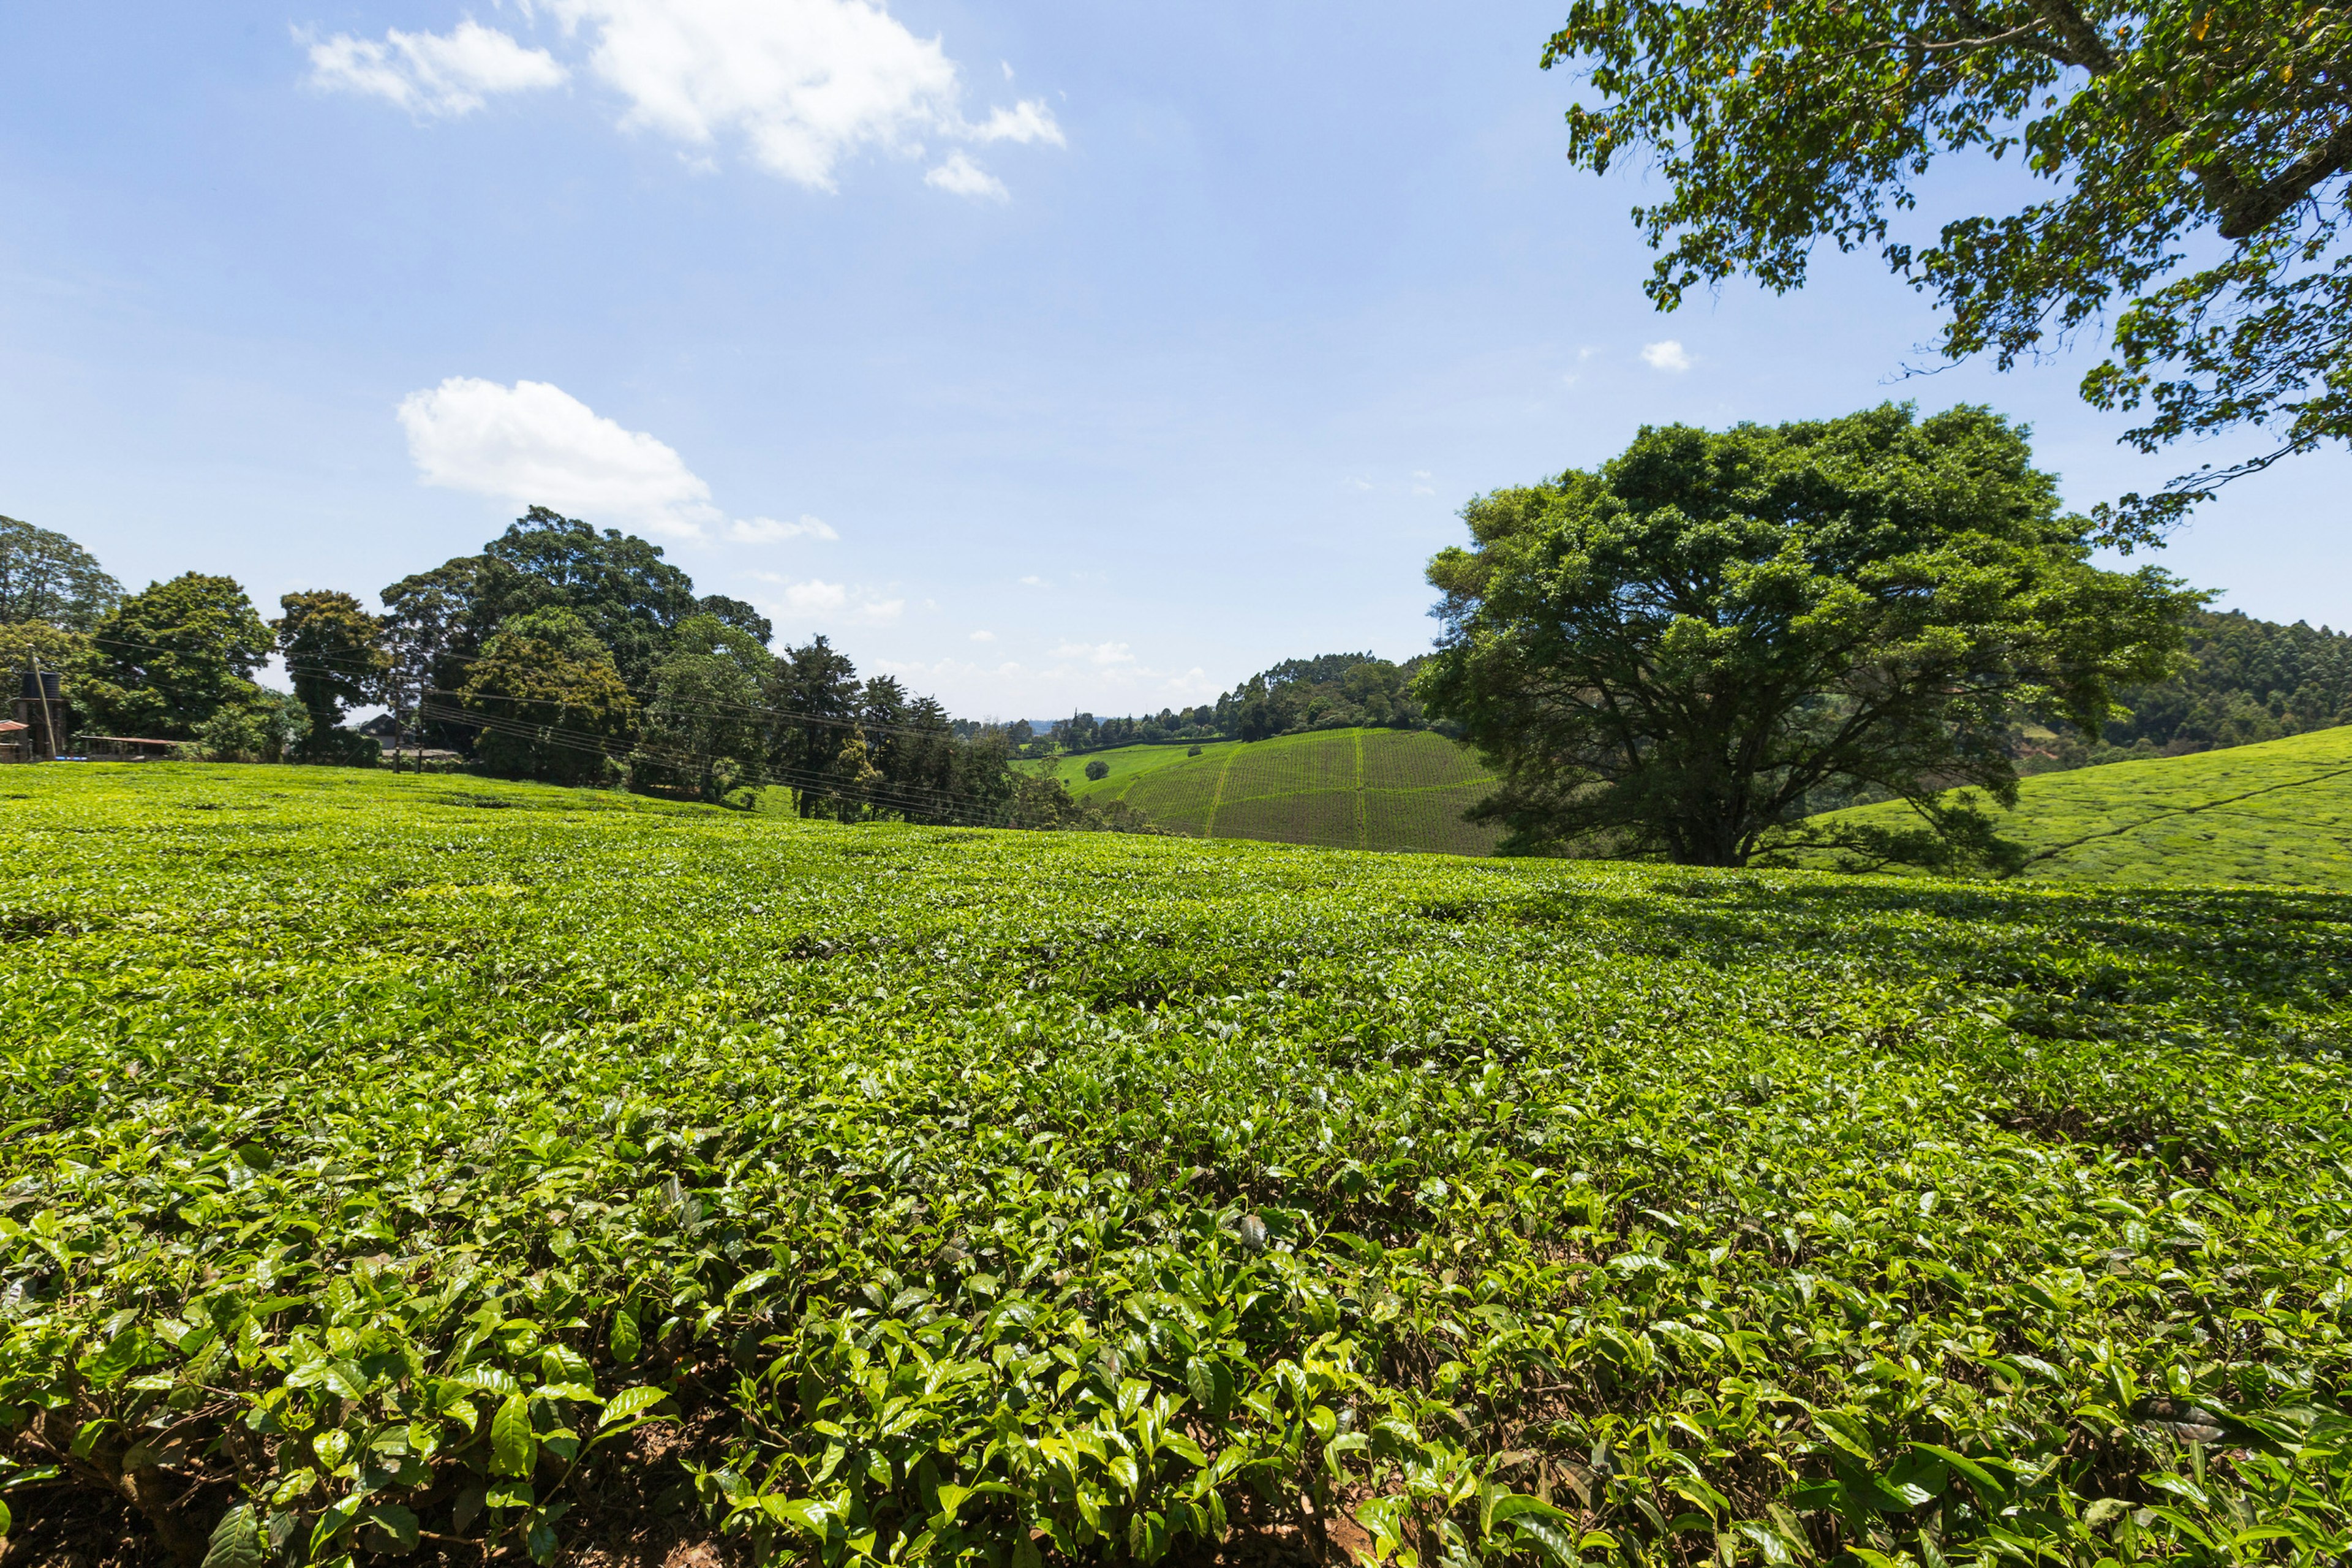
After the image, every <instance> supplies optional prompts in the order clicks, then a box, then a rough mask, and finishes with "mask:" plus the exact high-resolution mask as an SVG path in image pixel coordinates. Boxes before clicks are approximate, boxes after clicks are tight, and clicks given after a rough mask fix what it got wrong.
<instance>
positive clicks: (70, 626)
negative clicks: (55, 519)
mask: <svg viewBox="0 0 2352 1568" xmlns="http://www.w3.org/2000/svg"><path fill="white" fill-rule="evenodd" d="M121 602H122V584H120V583H118V582H116V581H115V580H114V579H113V578H111V577H110V576H108V575H107V574H106V571H105V569H104V568H102V567H101V566H100V565H99V563H98V558H97V557H96V556H94V555H92V554H91V553H90V552H89V551H87V550H84V549H83V548H82V547H81V546H80V545H79V544H76V543H75V542H73V541H72V540H70V539H68V538H67V537H66V536H65V535H64V534H62V533H56V532H52V531H50V530H48V529H46V528H35V527H34V526H33V525H32V524H31V523H29V522H19V521H16V519H15V518H13V517H0V623H7V624H17V623H22V622H27V621H38V622H41V623H43V624H45V625H47V626H58V627H61V628H63V629H64V630H67V631H75V632H86V631H88V630H89V629H90V627H92V626H96V625H97V624H98V621H99V617H100V616H103V615H105V614H106V613H107V612H108V611H109V610H111V609H112V608H114V606H115V605H119V604H121Z"/></svg>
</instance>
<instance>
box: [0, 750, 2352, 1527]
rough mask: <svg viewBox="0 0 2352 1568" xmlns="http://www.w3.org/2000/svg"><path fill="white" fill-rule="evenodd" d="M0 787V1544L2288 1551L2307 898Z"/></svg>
mask: <svg viewBox="0 0 2352 1568" xmlns="http://www.w3.org/2000/svg"><path fill="white" fill-rule="evenodd" d="M5 784H6V793H7V796H8V797H7V798H6V799H5V800H0V824H5V833H6V839H7V844H8V847H9V851H10V855H9V858H10V862H11V865H12V867H14V868H16V875H15V876H13V877H12V879H10V881H9V883H8V884H7V886H6V887H5V889H4V890H0V935H5V938H6V942H5V945H0V952H5V956H6V963H5V965H0V1017H5V1020H6V1034H5V1039H6V1044H5V1058H4V1059H5V1089H6V1093H5V1107H6V1109H5V1137H0V1268H5V1287H0V1445H4V1446H5V1447H0V1451H5V1468H0V1485H5V1489H0V1500H5V1505H6V1508H7V1510H9V1517H10V1519H11V1520H12V1521H13V1523H12V1525H11V1526H9V1528H13V1530H14V1531H16V1533H17V1534H18V1535H19V1537H20V1538H22V1539H23V1540H24V1541H25V1542H27V1543H28V1544H30V1543H33V1542H37V1541H42V1540H47V1541H50V1542H54V1540H55V1531H59V1530H63V1529H66V1528H68V1521H75V1520H79V1521H84V1524H85V1526H86V1525H87V1523H88V1521H93V1520H103V1519H105V1518H107V1517H108V1514H107V1510H108V1509H110V1508H112V1509H116V1510H124V1509H128V1510H130V1512H129V1518H130V1520H131V1522H130V1523H129V1524H128V1525H127V1526H125V1528H127V1529H130V1530H131V1531H134V1532H136V1535H137V1538H138V1541H139V1542H142V1543H144V1544H143V1545H142V1547H141V1548H140V1549H141V1550H145V1551H151V1552H153V1553H154V1554H155V1555H156V1557H157V1558H158V1559H161V1558H163V1557H165V1556H168V1555H169V1554H171V1553H172V1552H180V1553H183V1554H185V1555H187V1556H189V1557H191V1558H193V1557H194V1556H197V1555H201V1554H203V1553H204V1552H206V1550H207V1549H208V1548H209V1550H210V1552H212V1553H213V1557H214V1560H215V1562H216V1563H218V1564H221V1565H223V1568H226V1565H227V1564H257V1563H303V1562H309V1563H340V1562H342V1561H345V1560H346V1558H348V1557H355V1558H356V1560H359V1561H367V1560H371V1557H372V1554H374V1553H380V1552H403V1551H411V1550H413V1551H414V1552H415V1553H416V1554H417V1556H415V1557H412V1558H410V1559H409V1560H410V1561H417V1560H420V1559H422V1560H431V1559H432V1556H433V1554H435V1553H438V1554H439V1555H440V1558H441V1560H443V1561H446V1562H451V1563H459V1562H463V1563H478V1562H481V1561H484V1555H483V1554H484V1552H485V1551H486V1550H490V1549H493V1548H495V1550H496V1551H497V1552H499V1553H501V1555H498V1556H495V1557H493V1558H491V1559H490V1560H492V1561H520V1560H521V1559H522V1558H523V1557H524V1556H528V1557H529V1558H530V1560H533V1561H537V1562H541V1563H546V1562H551V1561H553V1560H555V1559H557V1558H558V1557H560V1556H561V1555H562V1554H563V1553H564V1552H569V1551H572V1550H575V1549H577V1547H578V1546H579V1545H580V1544H581V1543H583V1542H592V1541H607V1540H612V1539H616V1538H617V1537H619V1536H622V1535H625V1534H627V1533H628V1532H629V1531H631V1530H632V1529H634V1528H635V1526H636V1524H637V1523H638V1522H641V1521H647V1520H652V1519H655V1518H657V1517H663V1516H668V1517H670V1518H671V1519H672V1520H673V1521H676V1525H677V1527H682V1528H684V1529H686V1530H687V1531H688V1532H689V1533H690V1532H692V1531H701V1532H703V1533H705V1534H706V1535H709V1536H720V1537H723V1538H724V1540H725V1542H727V1543H728V1548H727V1549H728V1550H729V1551H730V1552H740V1553H741V1554H742V1555H744V1556H746V1557H751V1556H765V1557H769V1558H772V1559H775V1560H782V1561H804V1562H811V1563H826V1564H838V1563H855V1562H862V1561H866V1560H869V1559H870V1560H877V1561H887V1562H893V1563H925V1564H928V1563H989V1564H992V1565H994V1568H1040V1565H1042V1564H1044V1563H1096V1562H1124V1561H1129V1560H1135V1561H1151V1560H1155V1559H1160V1558H1163V1557H1172V1558H1176V1559H1180V1560H1193V1561H1198V1560H1202V1559H1203V1558H1204V1556H1205V1554H1206V1553H1208V1552H1210V1551H1211V1550H1213V1549H1214V1548H1215V1546H1216V1543H1217V1542H1220V1541H1221V1540H1222V1541H1225V1542H1228V1546H1227V1548H1226V1550H1229V1551H1230V1550H1238V1549H1239V1547H1238V1543H1239V1542H1244V1541H1247V1540H1252V1539H1255V1540H1257V1541H1260V1542H1266V1541H1271V1542H1275V1543H1277V1544H1279V1545H1282V1546H1285V1547H1286V1548H1289V1549H1296V1550H1298V1551H1302V1552H1309V1553H1313V1552H1322V1551H1327V1550H1328V1551H1330V1552H1335V1553H1336V1552H1343V1551H1349V1552H1356V1553H1358V1554H1360V1555H1362V1556H1366V1557H1370V1556H1374V1555H1378V1556H1382V1557H1386V1558H1389V1559H1391V1560H1393V1561H1395V1562H1397V1563H1404V1564H1433V1563H1503V1562H1509V1563H1567V1562H1572V1561H1577V1560H1583V1561H1591V1562H1596V1563H1597V1562H1603V1561H1607V1562H1620V1563H1653V1564H1667V1563H1672V1564H1692V1565H1696V1564H1698V1563H1703V1562H1712V1563H1721V1564H1725V1565H1731V1564H1738V1563H1770V1564H1776V1565H1778V1564H1790V1563H1827V1562H1830V1561H1832V1560H1833V1559H1834V1560H1840V1561H1847V1560H1858V1561H1860V1562H1862V1563H1869V1564H1872V1565H1874V1568H1883V1565H1884V1564H1887V1563H1919V1564H1922V1565H1923V1568H1940V1565H1942V1564H1946V1563H1960V1562H1964V1561H1965V1562H1981V1563H1990V1562H1992V1561H1995V1560H2002V1559H2006V1560H2011V1561H2017V1562H2025V1561H2029V1560H2037V1559H2038V1560H2042V1561H2047V1562H2052V1563H2082V1564H2084V1565H2086V1568H2088V1565H2091V1564H2095V1563H2105V1562H2108V1561H2113V1562H2116V1563H2128V1562H2179V1563H2223V1562H2251V1561H2265V1562H2268V1561H2277V1562H2285V1561H2301V1562H2319V1561H2327V1562H2341V1561H2342V1560H2343V1554H2344V1552H2346V1550H2347V1543H2352V1458H2347V1451H2346V1447H2345V1445H2346V1443H2347V1435H2352V1422H2347V1416H2346V1414H2345V1406H2344V1404H2343V1397H2344V1389H2343V1383H2344V1378H2345V1375H2346V1368H2345V1348H2344V1331H2345V1328H2346V1322H2347V1304H2352V1282H2347V1273H2346V1268H2347V1247H2346V1237H2347V1229H2352V1205H2347V1194H2352V1167H2347V1164H2346V1163H2345V1162H2346V1161H2347V1157H2352V1148H2347V1087H2352V1075H2347V1069H2346V1066H2345V1062H2344V1058H2343V1046H2344V1039H2345V1020H2346V1007H2347V1002H2346V994H2347V983H2348V982H2352V968H2347V963H2352V923H2347V922H2352V899H2345V898H2337V897H2332V896H2324V895H2294V894H2287V893H2279V892H2210V891H2209V892H2200V891H2194V890H2189V891H2164V892H2147V891H2142V892H2137V893H2133V892H2123V891H2115V890H2095V891H2073V890H2053V889H2021V888H2013V887H2008V888H1987V887H1977V886H1966V885H1958V884H1948V883H1927V882H1919V881H1902V882H1896V881H1892V880H1885V881H1879V880H1859V881H1841V880H1838V879H1832V878H1829V877H1825V876H1817V875H1810V874H1796V873H1790V874H1780V875H1739V874H1701V875H1695V874H1692V873H1690V872H1686V871H1675V870H1671V869H1660V868H1624V867H1606V866H1601V865H1598V864H1592V863H1549V864H1547V863H1529V862H1474V861H1456V860H1444V859H1438V858H1428V857H1394V858H1387V857H1379V856H1370V855H1357V854H1347V853H1337V852H1326V851H1316V850H1307V849H1292V848H1286V847H1275V846H1260V845H1246V844H1230V843H1201V842H1194V841H1185V840H1174V839H1151V838H1140V837H1125V836H1114V835H1096V836H1067V837H1045V836H1034V835H1013V834H994V833H989V832H984V831H953V830H940V829H923V828H908V827H899V826H869V827H856V828H844V827H835V826H814V827H811V826H801V825H799V824H796V823H793V822H789V821H782V820H777V819H773V818H764V817H748V816H733V815H730V814H727V813H724V812H719V811H711V810H704V809H699V808H687V807H670V806H664V805H656V804H653V803H647V802H643V801H630V800H626V799H623V798H619V797H612V796H602V795H588V794H581V793H567V792H562V791H559V790H553V789H541V788H534V787H530V786H520V785H492V784H484V783H480V782H478V781H473V780H465V779H449V778H427V779H416V778H387V777H383V776H381V775H368V774H362V773H331V772H323V771H320V772H312V771H305V770H296V769H262V768H246V769H236V768H221V769H205V768H197V767H193V766H179V765H152V766H148V767H144V768H136V767H129V768H108V767H100V766H89V767H81V768H66V767H49V768H41V769H29V768H27V769H17V770H12V771H11V772H10V773H9V774H8V775H7V779H6V780H5ZM43 1531H49V1532H50V1534H48V1535H46V1536H45V1535H43V1534H42V1532H43ZM1263 1549H1265V1548H1263V1547H1257V1548H1253V1550H1263Z"/></svg>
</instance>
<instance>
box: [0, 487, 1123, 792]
mask: <svg viewBox="0 0 2352 1568" xmlns="http://www.w3.org/2000/svg"><path fill="white" fill-rule="evenodd" d="M382 598H383V605H384V606H385V613H384V614H383V615H375V614H372V613H370V612H369V611H368V610H367V609H366V607H365V606H364V605H362V603H361V602H360V601H359V599H358V598H357V597H355V596H354V595H351V594H348V593H342V592H339V591H333V590H317V591H311V592H306V593H299V594H289V595H286V596H285V597H284V598H282V599H281V600H280V601H279V609H280V611H281V614H280V615H279V616H278V619H276V620H274V621H268V622H264V621H263V620H262V618H261V616H259V614H258V613H257V611H256V610H255V608H254V607H253V605H252V604H251V603H250V602H249V601H248V599H247V596H246V594H245V590H244V589H243V588H242V587H241V586H239V585H238V584H237V583H236V582H235V581H234V580H233V579H231V578H227V577H219V576H208V575H205V574H201V573H193V572H192V573H188V574H184V575H183V576H180V577H175V578H173V579H172V580H171V581H170V582H167V583H157V584H150V585H149V586H148V587H147V588H146V589H145V590H143V591H142V592H140V593H137V594H131V595H125V594H123V592H122V591H121V586H120V584H116V583H115V582H114V581H113V579H112V578H110V577H108V576H107V575H106V574H104V573H103V572H102V571H100V569H99V567H98V563H96V562H95V561H94V560H92V559H90V558H89V555H88V553H87V552H84V551H82V550H81V549H80V547H79V546H78V545H76V544H74V543H73V542H72V541H70V540H68V539H65V538H64V537H63V536H62V535H58V534H55V533H50V532H48V531H45V530H39V529H34V528H31V527H30V526H29V525H26V524H22V523H14V522H7V523H5V526H0V614H5V616H7V621H6V624H5V631H0V639H5V643H6V645H7V649H8V652H9V653H10V655H11V657H12V658H13V660H14V662H15V663H16V665H17V666H18V667H19V668H32V667H39V668H49V669H58V670H62V671H64V672H65V674H66V677H67V681H66V692H67V700H68V704H69V705H70V707H71V709H72V710H73V712H74V717H75V720H76V721H77V722H78V723H79V724H80V725H82V726H83V727H85V728H87V729H89V730H91V731H100V732H106V733H112V734H120V735H136V736H140V737H143V738H150V739H158V740H171V741H182V742H189V743H191V744H192V745H194V746H195V747H196V748H198V749H200V750H201V751H202V752H205V754H207V755H213V756H219V757H233V758H240V759H251V760H277V759H278V758H281V757H283V758H290V759H295V760H301V761H310V762H343V763H364V762H372V761H373V760H375V758H376V756H377V753H378V749H379V746H378V742H377V740H376V739H375V738H373V737H372V736H369V735H365V734H362V733H358V732H355V731H352V730H351V729H349V728H347V727H346V726H345V723H344V721H345V719H346V718H347V716H348V715H349V713H350V712H351V710H353V709H356V708H361V707H366V706H373V705H382V706H383V707H384V708H386V709H387V710H388V715H389V721H390V723H389V727H390V728H391V730H392V731H393V739H394V743H395V745H396V746H398V747H402V748H405V747H406V746H407V745H408V744H409V743H410V742H412V741H414V742H422V743H425V744H427V745H431V746H437V747H446V748H448V749H450V750H453V751H456V752H460V753H462V754H464V755H465V756H466V757H467V758H468V759H469V760H470V761H471V762H472V763H474V764H476V765H477V766H478V767H480V768H482V769H484V770H486V771H488V772H491V773H498V774H500V775H503V776H507V777H513V778H528V779H538V780H542V781H546V782H551V783H561V784H606V785H617V784H628V785H631V786H633V787H637V788H645V789H659V790H664V791H667V792H669V793H676V794H690V795H698V796H700V797H702V798H705V799H709V800H728V799H736V800H738V801H740V800H741V799H742V796H741V795H740V792H741V791H743V790H745V789H747V788H751V787H755V786H759V785H763V784H784V785H788V786H790V787H791V789H792V790H793V795H794V799H795V800H796V802H797V805H798V809H799V811H800V813H801V815H803V816H827V817H838V818H845V819H848V818H859V817H866V816H891V817H899V818H907V819H912V820H921V821H934V822H984V823H1003V824H1010V825H1017V826H1045V827H1090V826H1120V827H1130V828H1132V827H1139V826H1142V825H1141V823H1140V821H1139V819H1137V818H1135V817H1134V816H1133V815H1132V814H1131V813H1129V812H1127V811H1124V810H1123V809H1122V810H1120V811H1118V812H1116V813H1112V814H1109V815H1106V814H1105V813H1103V812H1102V811H1100V810H1097V808H1094V807H1091V806H1087V805H1078V804H1076V803H1074V802H1072V801H1071V800H1070V798H1069V797H1068V795H1066V792H1065V791H1064V790H1063V789H1062V786H1061V785H1060V784H1058V783H1055V782H1054V781H1052V780H1048V779H1040V778H1036V777H1034V776H1031V775H1029V774H1027V773H1021V772H1019V771H1017V770H1015V769H1014V768H1013V765H1012V764H1013V753H1014V744H1013V739H1012V737H1010V736H1008V735H1007V734H1006V733H1005V732H1004V731H1002V730H998V729H994V728H989V727H978V726H971V725H968V724H963V725H960V724H958V723H956V722H955V721H951V720H950V718H949V716H948V714H947V712H946V710H944V709H942V708H941V707H940V704H939V703H938V702H937V701H935V700H932V699H930V698H928V697H919V696H915V695H913V694H911V693H909V692H908V691H907V690H906V689H904V688H903V687H901V686H900V685H899V683H898V681H897V680H896V679H892V678H891V677H888V676H878V677H874V678H871V679H859V677H858V675H857V671H856V667H855V665H853V664H852V662H851V661H850V659H849V658H847V657H846V656H845V655H844V654H842V653H841V652H840V651H839V650H838V649H835V648H834V647H832V646H831V645H830V644H828V643H827V642H826V640H825V639H824V637H815V638H814V639H812V640H811V641H810V642H809V643H808V644H806V645H805V646H803V647H788V648H786V649H785V650H784V651H783V652H782V654H777V653H772V652H771V651H770V649H769V646H768V645H769V642H770V640H771V637H772V632H773V628H772V626H770V624H769V622H768V621H767V619H766V618H765V617H764V616H761V615H760V614H759V613H758V611H757V610H756V609H755V608H754V607H753V606H751V605H748V604H746V603H744V602H743V601H741V600H740V599H730V598H727V597H725V596H723V595H697V594H696V593H695V590H694V584H693V581H692V580H691V579H690V578H689V577H688V575H687V574H686V573H684V572H683V571H681V570H679V569H678V568H677V566H676V565H674V564H672V563H669V562H667V561H666V560H664V559H663V557H662V552H661V550H660V549H659V548H658V547H657V546H656V545H653V544H649V543H647V542H646V541H644V540H642V539H638V538H635V537H634V536H632V535H628V534H625V533H622V532H620V531H617V530H613V529H605V530H602V531H599V530H596V529H594V528H592V527H590V526H589V525H588V524H586V523H584V522H581V521H577V520H575V519H572V518H566V517H562V516H560V515H559V514H557V513H555V512H553V511H551V510H548V509H546V508H544V507H533V508H531V509H530V511H529V512H528V513H527V514H526V515H525V516H523V517H522V518H521V519H520V520H518V521H516V522H515V523H514V524H513V526H511V527H509V529H508V530H507V531H506V532H505V533H504V534H502V535H500V536H499V538H498V539H496V540H493V541H491V542H489V543H488V545H486V546H484V548H483V549H482V551H481V552H479V553H478V554H474V555H467V556H459V557H457V558H456V559H453V560H450V561H446V562H444V563H442V564H440V565H439V566H436V567H435V568H433V569H432V570H431V571H429V572H422V573H418V574H415V575H413V576H409V577H405V578H403V579H402V580H401V581H399V582H398V583H395V584H392V585H391V586H390V587H388V588H386V589H385V590H384V591H383V595H382ZM272 655H277V656H278V657H280V658H283V660H284V662H285V668H286V672H287V677H288V680H289V684H290V685H291V687H292V691H291V692H290V693H279V692H274V691H271V690H268V689H266V688H264V687H262V686H261V685H259V684H258V683H257V681H256V679H254V678H255V677H256V675H257V674H258V673H259V671H260V670H261V668H262V667H263V666H264V665H265V664H266V663H267V662H268V659H269V658H271V656H272ZM378 722H379V724H382V723H383V721H378Z"/></svg>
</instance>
